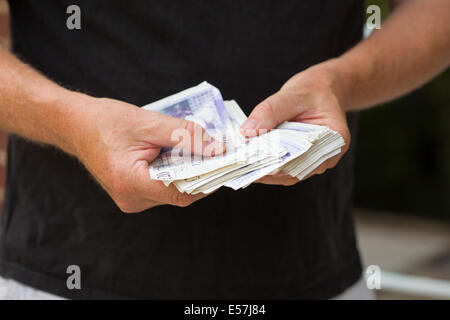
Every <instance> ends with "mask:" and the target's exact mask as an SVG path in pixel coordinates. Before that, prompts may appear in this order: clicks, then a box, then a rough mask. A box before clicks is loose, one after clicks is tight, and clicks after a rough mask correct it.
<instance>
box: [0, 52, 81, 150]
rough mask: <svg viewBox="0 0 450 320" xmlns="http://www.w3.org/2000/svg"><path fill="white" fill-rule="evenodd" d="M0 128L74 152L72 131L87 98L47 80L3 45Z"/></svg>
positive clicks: (1, 57)
mask: <svg viewBox="0 0 450 320" xmlns="http://www.w3.org/2000/svg"><path fill="white" fill-rule="evenodd" d="M0 70H1V73H0V129H2V130H4V131H7V132H9V133H14V134H17V135H20V136H23V137H26V138H28V139H30V140H33V141H36V142H41V143H44V144H50V145H54V146H57V147H59V148H61V149H63V150H64V151H66V152H68V153H70V154H74V153H75V148H74V146H73V139H72V134H71V133H73V132H74V131H75V130H73V129H74V127H75V126H76V124H75V123H76V121H79V118H80V117H82V116H83V111H82V109H83V100H84V99H87V98H88V97H87V96H85V95H83V94H79V93H76V92H72V91H69V90H66V89H64V88H62V87H61V86H59V85H57V84H56V83H54V82H52V81H50V80H48V79H46V78H45V77H44V76H42V75H41V74H39V73H38V72H36V71H35V70H33V69H32V68H31V67H29V66H28V65H26V64H24V63H22V62H21V61H19V60H18V59H17V58H16V57H14V56H13V55H12V54H10V53H8V52H7V51H6V50H4V49H2V48H0Z"/></svg>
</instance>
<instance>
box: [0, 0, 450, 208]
mask: <svg viewBox="0 0 450 320" xmlns="http://www.w3.org/2000/svg"><path fill="white" fill-rule="evenodd" d="M396 2H397V3H400V4H399V5H398V9H396V10H395V11H394V13H393V14H392V16H391V17H390V18H389V19H388V20H387V21H386V22H385V23H384V24H383V26H382V29H381V30H379V31H376V32H375V33H374V34H373V35H372V36H371V37H369V38H368V39H367V40H365V41H363V42H361V43H360V44H358V45H357V46H356V47H355V48H353V49H352V50H350V51H349V52H347V53H346V54H344V55H343V56H341V57H339V58H336V59H333V60H329V61H326V62H324V63H321V64H318V65H316V66H313V67H311V68H309V69H308V70H305V71H303V72H301V73H299V74H297V75H296V76H294V77H293V78H291V79H290V80H288V81H287V82H286V84H285V85H284V86H283V87H282V88H281V89H280V90H279V92H277V93H276V94H274V95H273V96H271V97H269V98H268V99H266V100H265V101H263V102H261V103H260V104H259V105H258V106H256V108H255V109H254V111H253V113H252V114H251V116H250V120H249V122H248V123H247V126H246V127H244V128H243V133H245V134H246V135H250V136H251V135H256V134H258V129H272V128H274V127H276V126H277V125H278V124H279V123H281V122H283V121H286V120H293V121H302V122H308V123H315V124H320V125H326V126H329V127H330V128H331V129H333V130H336V131H338V132H339V133H341V135H342V136H343V137H344V139H345V141H346V143H347V145H346V148H344V150H343V152H342V154H344V152H345V151H346V150H347V148H348V145H349V143H350V134H349V131H348V127H347V124H346V120H345V116H344V115H345V111H347V110H357V109H361V108H364V107H368V106H372V105H374V104H377V103H381V102H384V101H387V100H390V99H393V98H396V97H398V96H400V95H402V94H405V93H406V92H409V91H411V90H413V89H415V88H417V87H418V86H420V85H421V84H423V83H424V82H426V81H428V80H429V79H431V78H432V77H433V76H435V75H436V74H438V73H439V72H440V71H442V70H443V69H444V68H446V67H447V66H448V64H449V61H450V23H449V21H450V1H448V0H407V1H406V0H404V1H396ZM411 21H414V23H411ZM0 70H1V72H0V128H1V129H2V130H5V131H7V132H10V133H14V134H17V135H20V136H23V137H26V138H28V139H30V140H33V141H35V142H37V143H42V144H46V145H51V146H56V147H58V148H60V149H62V150H64V151H65V152H67V153H69V154H71V155H73V156H75V157H76V158H78V159H79V160H80V161H81V162H82V163H83V164H84V165H85V167H86V168H87V169H88V170H89V172H90V173H91V174H92V175H93V176H94V177H95V179H96V180H97V181H98V182H99V184H100V185H102V187H103V188H104V189H105V190H106V192H108V194H109V195H110V196H111V198H112V199H113V200H114V201H115V203H116V204H117V206H118V207H119V208H120V209H121V210H122V211H124V212H140V211H143V210H145V209H148V208H151V207H154V206H156V205H162V204H170V205H176V206H187V205H189V204H191V203H192V202H194V201H196V200H199V199H200V198H202V197H203V195H197V196H189V195H186V194H180V193H179V192H177V191H176V190H175V188H174V187H173V186H172V187H170V188H166V187H165V186H163V184H162V183H161V182H159V181H152V180H150V177H149V173H148V170H147V163H148V162H150V161H152V160H153V159H154V158H155V157H156V156H157V155H158V153H159V150H160V148H161V147H162V146H174V145H178V144H179V142H180V141H178V140H173V139H171V133H172V132H173V130H175V129H177V128H182V129H186V130H187V132H189V135H191V136H192V139H194V141H196V138H195V136H196V135H195V134H194V133H195V131H196V130H201V129H200V128H198V127H196V125H194V124H193V123H192V122H188V121H185V120H180V119H175V118H171V117H167V116H164V115H161V114H158V113H154V112H149V111H144V110H141V109H139V108H136V106H132V105H130V104H127V103H124V102H121V101H117V100H111V99H106V98H94V97H90V96H87V95H84V94H81V93H77V92H72V91H69V90H66V89H64V88H62V87H60V86H58V85H57V84H55V83H53V82H51V81H50V80H48V79H46V78H45V77H43V76H42V75H40V74H39V73H37V72H36V71H34V70H33V69H32V68H31V67H29V66H27V65H25V64H23V63H22V62H20V61H19V60H18V59H17V58H15V57H14V56H13V55H11V54H10V53H8V52H7V51H6V50H3V49H0ZM162 124H163V125H162ZM197 136H198V135H197ZM200 136H203V137H205V135H203V134H202V135H200ZM206 140H209V138H208V137H206ZM205 146H207V147H209V149H211V148H210V147H211V145H210V144H208V143H206V144H205ZM182 147H184V148H188V149H191V147H190V146H188V145H183V146H182ZM213 147H214V148H213V149H214V150H216V151H215V152H216V153H220V152H223V151H224V150H223V146H221V145H218V144H215V145H213ZM194 151H196V152H200V153H209V152H210V151H207V150H205V149H203V148H201V149H200V150H194ZM342 154H341V155H339V156H336V157H335V158H333V159H330V160H329V161H327V162H325V163H324V164H323V165H322V166H321V167H320V168H318V169H317V170H316V171H315V172H314V173H313V174H318V173H323V172H324V171H325V170H326V169H328V168H331V167H334V166H335V165H336V164H337V162H338V161H339V159H340V157H341V156H342ZM261 182H263V183H269V184H281V185H292V184H294V183H296V182H297V180H296V179H294V178H291V177H285V176H283V175H282V174H278V175H275V176H270V177H265V178H263V179H262V180H261Z"/></svg>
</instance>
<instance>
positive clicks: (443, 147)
mask: <svg viewBox="0 0 450 320" xmlns="http://www.w3.org/2000/svg"><path fill="white" fill-rule="evenodd" d="M367 4H368V5H371V4H376V5H379V6H380V8H381V13H382V16H383V18H385V17H386V16H387V15H388V14H389V6H388V1H387V0H378V1H376V0H368V1H367ZM8 34H9V20H8V7H7V3H6V0H0V45H2V46H5V47H9V40H8ZM387 50H388V48H387ZM360 119H361V122H360V129H359V133H358V135H357V137H354V143H356V144H357V160H356V182H355V206H356V209H355V216H356V225H357V232H358V235H359V246H360V249H361V253H362V256H363V261H364V264H365V265H367V266H369V265H377V266H379V267H380V268H381V270H382V273H381V275H382V278H381V279H382V288H381V290H377V291H376V294H377V297H378V298H379V299H428V298H447V299H450V296H449V295H450V293H449V292H450V70H447V71H446V72H444V73H443V74H441V75H440V76H439V77H437V78H436V79H435V80H433V81H432V82H430V83H429V84H427V85H426V86H425V87H423V88H421V89H419V90H417V91H415V92H413V93H411V94H410V95H408V96H406V97H403V98H401V99H399V100H396V101H394V102H391V103H388V104H385V105H382V106H379V107H377V108H373V109H370V110H366V111H363V112H361V113H360ZM5 164H6V135H5V134H3V133H1V132H0V207H1V204H2V202H3V193H4V180H5Z"/></svg>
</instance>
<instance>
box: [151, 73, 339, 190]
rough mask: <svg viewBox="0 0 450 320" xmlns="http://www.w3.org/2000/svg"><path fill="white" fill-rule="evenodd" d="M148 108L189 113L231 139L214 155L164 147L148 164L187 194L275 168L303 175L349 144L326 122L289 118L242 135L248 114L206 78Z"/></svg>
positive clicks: (245, 182)
mask: <svg viewBox="0 0 450 320" xmlns="http://www.w3.org/2000/svg"><path fill="white" fill-rule="evenodd" d="M143 109H146V110H152V111H158V112H162V113H164V114H166V115H169V116H173V117H177V118H184V119H186V120H190V121H193V122H196V123H198V124H200V125H201V126H202V127H203V128H204V129H205V130H206V132H207V133H208V134H209V135H210V136H211V137H213V138H214V140H218V141H221V142H223V143H224V144H225V145H226V152H225V153H223V154H220V155H215V156H205V155H201V154H195V153H191V152H189V151H186V150H185V149H181V148H176V147H175V148H163V149H162V150H161V153H160V155H159V156H158V157H157V158H156V159H155V160H154V161H153V162H152V163H150V164H149V171H150V178H151V179H154V180H161V181H163V183H164V184H165V185H166V186H169V185H170V184H174V185H175V187H177V189H178V190H179V191H180V192H186V193H188V194H197V193H206V194H207V193H211V192H213V191H215V190H217V189H218V188H220V187H222V186H226V187H230V188H233V189H234V190H237V189H240V188H246V187H247V186H249V185H250V184H251V183H252V182H255V181H257V180H259V179H260V178H262V177H264V176H266V175H268V174H271V173H273V172H276V171H279V170H281V171H283V172H285V173H287V174H289V175H291V176H292V177H297V178H298V179H299V180H302V179H303V178H305V177H306V176H307V175H308V174H309V173H311V172H312V171H313V170H314V169H316V168H317V167H318V166H319V165H320V164H322V163H323V162H324V161H326V160H327V159H329V158H331V157H333V156H335V155H338V154H339V153H340V152H341V148H342V147H343V146H344V145H345V142H344V140H343V139H342V137H341V135H340V134H339V133H337V132H335V131H333V130H331V129H329V128H327V127H324V126H317V125H311V124H306V123H300V122H285V123H283V124H281V125H280V126H278V127H277V128H276V129H273V130H270V131H268V132H267V133H264V134H262V135H259V136H257V137H253V138H246V137H244V136H242V135H241V133H240V131H239V128H240V126H241V124H242V123H243V122H244V121H245V120H246V119H247V116H246V115H245V113H244V112H243V111H242V110H241V108H240V107H239V105H238V104H237V102H236V101H234V100H231V101H224V100H223V99H222V95H221V93H220V91H219V90H218V89H217V88H216V87H214V86H212V85H211V84H209V83H207V82H203V83H201V84H199V85H198V86H195V87H192V88H189V89H187V90H184V91H182V92H179V93H177V94H174V95H172V96H169V97H167V98H164V99H162V100H159V101H156V102H154V103H151V104H149V105H146V106H144V107H143Z"/></svg>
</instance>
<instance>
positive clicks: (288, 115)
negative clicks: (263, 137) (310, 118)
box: [241, 93, 297, 137]
mask: <svg viewBox="0 0 450 320" xmlns="http://www.w3.org/2000/svg"><path fill="white" fill-rule="evenodd" d="M296 115H297V108H296V106H295V102H294V101H293V99H292V98H290V97H288V96H286V95H283V94H281V93H276V94H274V95H272V96H270V97H268V98H267V99H266V100H264V101H263V102H261V103H260V104H258V105H257V106H256V107H255V109H253V111H252V113H251V114H250V116H249V117H248V119H247V120H246V121H245V122H244V123H243V124H242V126H241V133H242V134H243V135H245V136H248V137H253V136H257V135H258V134H262V133H265V132H267V130H271V129H274V128H276V127H277V126H278V125H279V124H281V123H283V122H284V121H287V120H290V119H292V118H294V117H295V116H296Z"/></svg>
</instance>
